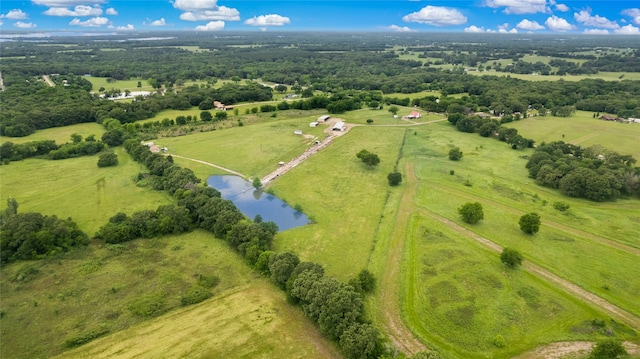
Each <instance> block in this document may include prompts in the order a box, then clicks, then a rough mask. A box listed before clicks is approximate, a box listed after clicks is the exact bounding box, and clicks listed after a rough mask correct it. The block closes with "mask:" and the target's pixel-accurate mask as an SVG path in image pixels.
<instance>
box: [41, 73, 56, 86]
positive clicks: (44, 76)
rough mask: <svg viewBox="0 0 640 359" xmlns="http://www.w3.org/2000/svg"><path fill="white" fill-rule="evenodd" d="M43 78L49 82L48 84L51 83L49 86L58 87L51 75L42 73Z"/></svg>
mask: <svg viewBox="0 0 640 359" xmlns="http://www.w3.org/2000/svg"><path fill="white" fill-rule="evenodd" d="M42 79H43V80H44V82H46V83H47V85H49V87H56V84H55V82H53V81H51V78H50V77H49V75H42Z"/></svg>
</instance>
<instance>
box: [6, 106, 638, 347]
mask: <svg viewBox="0 0 640 359" xmlns="http://www.w3.org/2000/svg"><path fill="white" fill-rule="evenodd" d="M410 110H411V108H410V107H406V108H405V107H401V108H400V112H399V114H400V115H403V114H404V112H407V113H408V112H409V111H410ZM322 114H324V113H323V112H321V111H319V110H318V111H278V112H277V114H276V117H271V114H268V113H267V114H262V113H260V114H255V115H241V116H240V117H241V118H242V121H243V122H244V123H245V125H244V126H238V125H237V124H236V125H235V126H233V127H231V126H224V124H223V126H222V127H221V128H220V129H218V130H215V131H209V132H193V133H191V134H189V135H184V136H179V137H162V138H160V139H158V140H154V142H157V143H158V144H159V145H161V146H166V147H168V148H169V153H170V154H175V155H179V156H184V157H187V158H193V159H197V160H201V161H207V162H210V163H214V164H216V165H220V166H224V167H227V168H230V169H233V170H235V171H238V172H240V173H242V174H244V175H245V176H250V177H253V176H258V177H261V176H263V175H265V174H267V173H269V172H271V171H272V170H273V169H275V167H276V166H277V163H278V162H279V161H288V160H290V159H292V158H294V157H296V156H297V155H299V154H300V153H302V152H303V151H304V150H305V149H306V148H308V147H309V146H311V145H312V143H313V140H314V139H315V138H319V139H321V138H324V136H325V133H324V132H323V131H324V129H325V126H323V125H320V126H318V127H316V128H311V127H309V122H311V121H314V120H315V119H316V118H317V117H318V116H319V115H322ZM340 117H341V118H344V119H345V120H346V121H347V122H348V123H353V124H357V126H355V127H353V128H351V130H350V131H349V132H348V133H346V134H344V135H342V136H339V137H337V138H336V139H335V140H334V141H333V143H332V144H331V145H330V146H328V147H327V148H325V149H323V150H321V151H320V152H318V153H317V154H315V155H313V156H311V157H309V159H307V160H306V161H305V162H303V163H301V164H299V165H298V166H296V167H295V168H294V169H293V170H291V171H289V172H288V173H287V174H286V175H283V176H281V177H280V178H278V179H277V180H276V181H274V182H272V183H271V184H270V185H269V187H268V188H267V191H269V192H270V193H273V194H275V195H276V196H278V197H279V198H281V199H283V200H284V201H285V202H287V203H289V204H290V205H292V206H294V205H299V206H300V207H301V208H302V210H303V212H304V213H305V214H307V215H308V216H309V217H310V219H312V221H313V222H314V223H313V224H309V225H306V226H303V227H297V228H294V229H291V230H287V231H284V232H280V233H278V234H277V236H276V239H275V243H274V249H275V250H276V251H287V250H291V251H293V252H295V253H296V254H298V255H299V257H300V259H301V260H303V261H314V262H317V263H320V264H322V265H323V266H324V267H325V269H326V271H327V273H328V274H329V275H331V276H335V277H337V278H338V279H341V280H345V281H346V280H349V279H350V278H353V277H354V276H355V275H356V274H357V273H358V272H359V271H360V270H362V269H364V268H368V269H369V270H370V271H371V272H372V273H374V275H375V276H376V278H377V279H378V281H377V287H376V291H375V293H374V295H373V296H371V297H369V298H367V300H366V307H367V315H368V317H370V319H371V320H372V321H373V322H374V323H375V324H376V325H378V326H380V327H381V328H383V329H384V331H385V333H386V334H387V335H389V336H390V337H391V342H392V344H394V345H397V346H399V347H400V349H402V350H406V351H407V352H416V351H418V350H421V349H424V348H425V347H428V348H431V349H435V350H437V351H439V352H440V353H441V355H442V357H443V358H485V357H495V358H510V357H513V356H514V355H516V354H518V353H521V352H523V351H526V350H530V349H532V348H535V347H536V346H538V345H544V344H548V343H551V342H555V341H559V340H563V341H572V340H590V341H593V340H597V339H599V338H602V337H604V336H605V334H606V333H610V334H612V335H614V336H615V337H617V338H620V339H625V340H630V341H634V342H638V341H639V340H640V338H639V337H638V334H637V332H636V331H635V330H633V329H630V327H633V326H634V324H633V323H631V324H627V323H626V322H625V320H624V319H621V318H618V317H615V316H614V317H613V319H612V318H611V316H610V315H609V314H608V313H605V312H603V311H602V310H600V309H599V308H597V307H595V306H593V305H591V304H589V303H587V302H585V301H584V300H583V299H581V298H577V297H575V296H574V295H572V294H569V293H567V292H566V290H565V288H563V287H562V286H560V285H558V284H556V283H553V282H550V281H548V280H544V279H542V278H541V277H539V276H538V275H536V274H535V273H534V272H532V271H531V270H530V267H527V266H526V263H532V264H536V265H537V266H539V267H541V268H543V269H544V270H548V271H549V272H552V273H554V274H556V275H557V276H559V277H561V278H562V279H564V280H567V281H569V282H571V283H574V284H576V285H578V286H579V287H581V288H583V289H585V290H587V291H589V292H591V293H594V294H597V295H598V296H600V297H602V298H604V299H605V300H607V301H608V302H610V303H612V304H614V305H616V306H618V307H620V308H622V309H623V310H625V311H627V312H629V313H631V314H632V316H635V318H637V317H638V316H640V306H639V305H638V303H637V298H638V297H639V296H640V279H638V278H636V277H637V276H631V275H629V273H640V262H639V261H638V257H640V226H639V225H638V224H639V223H640V206H638V201H637V200H635V199H621V200H618V201H616V202H604V203H595V202H590V201H586V200H581V199H573V198H568V197H564V196H562V195H560V194H559V193H558V192H557V191H554V190H551V189H549V188H544V187H540V186H538V185H537V184H536V183H535V182H534V181H533V180H532V179H530V178H528V177H527V170H526V168H525V167H524V166H525V163H526V157H527V156H530V155H531V153H533V150H531V149H525V150H522V151H516V150H512V149H510V147H509V146H508V145H507V144H505V143H503V142H500V141H497V140H495V139H488V138H484V137H481V136H478V135H477V134H467V133H462V132H458V131H456V129H455V127H453V126H451V124H449V123H448V122H446V121H441V122H436V123H426V122H430V121H435V120H442V119H443V117H442V116H441V115H436V114H423V118H422V119H420V120H419V123H408V122H407V121H403V120H402V119H400V120H399V121H398V120H396V119H394V118H393V117H392V115H391V114H390V113H389V112H388V111H387V109H386V108H385V109H383V110H369V109H363V110H358V111H353V112H349V113H346V114H343V115H340ZM368 118H371V119H373V120H374V122H373V124H366V119H368ZM232 122H235V119H233V120H232ZM396 124H398V125H396ZM78 126H84V125H78ZM508 126H509V127H515V128H518V130H519V131H520V133H522V134H523V136H526V137H531V138H534V139H535V140H536V141H537V142H538V143H539V142H541V141H551V140H559V139H561V136H562V134H564V135H565V138H564V140H565V141H568V142H573V143H579V144H581V145H584V146H587V145H592V144H602V145H604V146H605V147H607V148H611V149H613V150H616V151H618V152H620V153H622V154H632V155H634V156H637V155H636V154H635V151H637V149H635V150H634V152H633V153H631V152H625V149H628V148H633V143H634V142H633V138H634V136H635V135H634V133H633V132H631V133H629V132H630V131H625V129H629V128H631V127H630V126H634V125H622V124H616V123H607V122H604V121H598V120H596V119H593V118H592V114H590V113H586V112H585V113H582V112H578V113H577V114H576V115H575V116H573V117H569V118H553V117H534V118H528V119H524V120H521V121H517V122H513V123H510V124H509V125H508ZM634 128H635V127H634ZM638 128H640V126H639V127H638ZM298 129H301V130H303V133H304V134H307V135H310V136H309V137H304V136H299V135H295V134H294V133H293V132H294V131H295V130H298ZM73 132H78V133H80V131H79V130H78V131H76V130H74V131H72V132H71V133H73ZM38 134H41V132H37V133H36V134H34V135H32V136H36V135H38ZM65 135H66V136H68V134H65ZM56 136H63V135H56ZM29 137H31V136H29ZM558 137H560V138H558ZM616 138H618V140H617V141H616V140H615V139H616ZM598 140H600V141H603V142H599V141H598ZM453 146H457V147H460V149H461V150H462V152H463V153H464V157H463V158H462V160H461V161H456V162H454V161H450V160H449V159H448V157H447V153H448V151H449V149H451V148H452V147H453ZM362 149H366V150H368V151H370V152H373V153H376V154H378V155H379V157H380V159H381V162H380V164H379V165H378V166H376V167H373V168H368V167H367V166H366V165H364V164H363V163H362V162H361V161H360V160H358V159H357V158H356V153H357V152H358V151H360V150H362ZM116 153H117V154H118V155H119V160H120V163H119V165H118V166H117V167H110V168H103V169H100V168H97V166H96V157H81V158H76V159H69V160H62V161H47V160H41V159H29V160H25V161H20V162H12V163H11V164H10V165H8V166H3V167H2V168H1V169H2V171H0V181H1V183H2V185H3V186H2V196H3V200H6V198H7V196H12V197H15V198H16V199H17V200H18V202H19V203H20V209H19V210H20V211H21V212H24V211H27V210H34V211H40V212H42V213H45V214H56V215H58V216H59V217H62V218H66V217H68V216H71V217H72V218H73V219H74V220H76V221H77V222H78V223H79V225H80V227H81V228H82V229H83V230H85V231H87V233H88V234H89V235H92V234H93V233H94V232H95V231H96V230H97V229H98V228H99V226H101V225H103V224H104V223H105V222H106V220H107V219H108V218H109V217H110V216H112V215H113V214H115V213H116V212H118V211H122V212H126V213H132V212H133V211H136V210H139V209H151V208H156V207H157V206H158V205H160V204H164V203H170V202H171V199H170V198H169V197H168V196H166V195H164V194H162V193H159V192H153V191H150V190H148V189H146V188H139V187H136V185H135V182H134V180H133V177H134V176H135V174H136V173H138V172H139V171H141V170H142V168H141V167H140V166H139V165H138V164H136V163H134V162H133V161H132V160H131V159H130V158H129V156H128V155H127V154H126V153H124V150H123V149H121V148H118V149H116ZM175 161H176V162H177V163H178V164H180V165H182V166H185V167H189V168H192V169H193V170H194V172H195V173H196V174H197V175H198V177H199V178H201V179H203V180H204V179H206V177H207V176H208V175H212V174H220V173H222V171H221V170H219V169H216V168H214V167H209V166H206V165H204V164H201V163H197V162H193V161H190V160H187V159H181V158H177V157H176V158H175ZM396 166H397V169H398V171H400V172H401V173H402V175H403V182H402V183H401V184H400V186H398V187H390V186H389V185H388V181H387V174H388V173H390V172H393V171H394V170H395V169H396ZM26 173H28V174H29V178H30V179H35V180H36V181H38V182H37V185H34V183H36V182H35V181H24V177H25V174H26ZM36 173H37V174H38V175H37V176H36V175H32V174H36ZM45 189H46V190H45ZM475 201H478V202H480V203H481V204H482V205H483V207H484V213H485V218H484V220H483V221H481V222H480V223H479V224H476V225H468V224H466V223H464V222H462V220H461V219H460V218H459V215H458V212H457V208H459V207H460V206H461V205H463V204H464V203H466V202H475ZM557 201H562V202H566V203H568V204H569V205H570V209H569V210H568V211H566V212H560V211H558V210H556V209H554V208H553V203H554V202H557ZM528 212H537V213H539V214H540V215H541V217H542V226H541V229H540V232H539V233H537V234H535V235H533V236H530V235H525V234H523V233H522V232H521V231H520V229H519V228H518V218H519V217H520V216H521V215H523V214H525V213H528ZM476 236H477V237H481V238H484V239H486V240H488V241H491V242H493V243H495V244H497V245H501V246H505V247H511V248H515V249H517V250H518V251H520V252H521V253H522V254H523V256H524V258H525V266H523V267H522V268H520V269H515V270H513V269H507V268H506V267H504V265H503V264H502V263H501V262H500V259H499V253H497V252H495V251H493V250H491V249H488V248H487V247H486V245H482V244H480V243H478V242H477V241H476V240H474V237H476ZM605 259H606V260H605ZM204 263H207V264H204ZM2 270H3V273H2V274H3V275H2V277H3V278H4V279H3V280H2V282H1V285H2V290H3V293H12V294H11V295H10V296H8V297H5V298H3V303H2V308H0V309H1V310H2V311H3V315H4V318H3V328H7V327H8V326H7V325H5V324H6V323H7V322H5V321H9V320H18V319H15V318H23V317H28V318H33V317H31V315H32V314H33V313H35V314H38V313H42V312H40V311H41V310H42V311H44V313H45V314H38V315H41V316H45V317H46V316H51V319H47V322H51V323H52V324H51V325H52V328H51V329H49V330H47V333H45V334H43V335H44V336H41V337H38V336H34V337H33V338H29V340H22V341H19V343H20V344H19V346H16V347H11V348H3V349H2V350H3V357H4V356H5V355H7V357H16V354H12V353H15V352H13V351H10V352H5V350H26V349H25V348H30V347H32V349H30V350H31V352H33V353H34V356H33V357H45V356H50V355H54V354H59V353H60V352H62V351H63V350H64V349H66V347H65V341H66V340H68V339H70V338H71V339H74V338H77V337H86V336H91V335H94V334H95V333H98V334H100V335H103V334H104V335H105V336H104V337H103V338H99V339H96V340H94V341H92V342H91V343H89V344H86V345H83V346H82V347H80V348H77V349H73V350H71V351H69V352H66V353H64V354H63V356H62V357H69V358H72V357H92V358H93V357H132V356H143V357H157V356H171V357H176V356H197V357H250V358H262V357H272V356H273V355H278V356H286V357H294V358H296V357H299V358H302V357H338V356H339V355H338V354H337V353H336V350H335V348H334V347H333V346H332V344H330V343H328V342H327V341H326V340H325V339H323V338H322V337H320V336H319V335H318V333H317V329H316V328H315V327H313V325H312V324H310V322H309V321H307V320H306V319H305V318H304V317H303V314H302V312H301V311H300V310H299V309H297V308H294V307H292V306H290V305H289V304H288V303H286V301H285V299H284V295H282V294H281V293H280V292H278V291H277V290H276V289H275V287H273V286H272V285H270V284H268V283H267V282H266V280H264V279H261V278H258V277H256V275H255V274H251V273H252V272H251V270H250V269H249V268H248V267H246V266H245V265H244V264H243V263H242V262H241V260H240V259H239V257H237V256H235V254H233V253H232V252H230V250H228V249H227V247H226V246H225V245H224V243H223V242H221V241H219V240H217V239H214V238H212V237H211V236H210V235H208V234H205V233H204V232H199V231H196V232H193V233H190V234H185V235H182V236H175V237H163V238H159V239H154V240H138V241H134V242H131V243H129V244H127V245H125V246H124V247H123V248H121V247H118V246H116V247H110V246H104V245H101V244H100V243H98V242H97V241H95V242H94V243H93V244H92V245H91V246H89V247H88V248H86V249H82V250H79V251H77V252H74V253H71V254H67V255H65V260H64V261H63V260H59V259H58V258H52V259H50V260H44V261H40V262H25V263H16V264H11V265H9V266H5V267H3V269H2ZM203 270H206V271H207V272H206V273H204V272H203ZM129 272H130V273H131V275H127V274H126V273H129ZM69 273H78V277H77V278H76V277H73V276H70V274H69ZM208 273H211V274H212V275H216V276H218V277H219V278H220V284H219V285H218V286H217V287H215V288H214V289H213V293H214V296H213V297H212V298H211V299H208V300H206V301H204V302H202V303H200V304H196V305H194V306H189V307H185V308H179V307H180V304H179V298H180V297H181V296H182V295H184V293H185V291H186V290H187V289H188V288H189V286H190V285H192V284H193V281H194V278H195V277H194V275H197V274H208ZM73 278H75V279H73ZM78 278H80V279H79V280H76V279H78ZM105 278H119V279H118V280H122V282H117V281H115V280H110V279H105ZM9 279H10V280H9ZM94 281H96V282H95V283H100V284H95V288H97V289H94V284H93V283H94ZM174 282H175V283H178V284H176V285H173V284H172V285H171V286H169V284H170V283H174ZM105 285H106V286H105ZM97 293H106V294H104V295H98V294H97ZM105 295H107V296H113V297H114V298H115V299H117V300H114V303H110V304H109V306H106V307H104V309H103V308H102V307H100V311H97V312H95V313H93V312H90V311H89V309H88V308H90V307H91V305H93V306H98V304H97V303H98V302H97V301H98V300H103V299H104V296H105ZM135 303H138V304H139V303H147V304H149V303H151V305H156V304H157V305H160V306H161V308H165V309H166V310H171V311H169V312H168V313H167V314H165V315H161V316H158V317H157V318H154V319H149V320H144V321H143V320H142V319H141V318H138V317H136V316H135V315H134V314H133V312H132V309H131V308H135V305H136V304H135ZM154 303H155V304H154ZM158 303H160V304H158ZM71 306H77V307H79V310H80V312H79V313H76V314H72V313H71V309H69V308H71ZM34 308H35V309H34ZM56 310H57V311H56ZM27 313H32V314H29V315H27ZM114 313H115V314H114ZM65 315H66V316H65ZM394 315H395V316H397V318H401V319H402V321H401V322H400V323H399V324H390V319H389V318H390V316H394ZM56 316H57V317H56ZM56 318H62V319H60V320H56ZM29 320H35V319H29ZM39 320H40V319H38V321H39ZM23 322H24V321H23ZM100 323H102V324H100ZM194 323H197V325H194ZM22 325H24V324H22ZM29 328H30V327H25V329H24V330H29ZM402 328H407V329H406V330H407V332H404V333H403V332H402V330H403V329H402ZM635 329H636V330H637V329H638V328H637V327H635ZM1 330H3V332H2V334H3V337H4V336H5V332H4V330H5V329H1ZM19 332H21V333H24V331H19ZM59 332H63V333H65V335H64V336H61V335H60V334H58V333H59ZM177 333H179V335H178V334H177ZM273 333H275V334H273ZM399 333H400V334H399ZM398 335H404V337H405V339H406V338H410V339H411V338H412V340H414V341H415V342H414V343H413V344H411V343H404V345H405V346H402V340H404V339H398V338H399V337H398ZM303 337H304V338H308V339H305V340H303V339H301V338H303ZM141 338H142V339H141ZM16 340H17V339H16ZM38 341H39V342H41V343H43V344H38V343H37V342H38ZM47 343H48V345H47ZM247 343H251V344H250V345H249V344H247ZM5 353H7V354H5Z"/></svg>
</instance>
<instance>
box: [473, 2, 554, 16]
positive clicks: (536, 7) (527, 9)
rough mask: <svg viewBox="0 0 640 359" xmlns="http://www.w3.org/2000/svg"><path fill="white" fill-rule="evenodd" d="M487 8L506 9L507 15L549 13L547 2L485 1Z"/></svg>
mask: <svg viewBox="0 0 640 359" xmlns="http://www.w3.org/2000/svg"><path fill="white" fill-rule="evenodd" d="M484 4H485V6H488V7H490V8H494V9H497V8H501V7H504V8H505V9H504V13H505V14H535V13H538V12H542V13H549V12H551V9H549V6H547V0H485V2H484Z"/></svg>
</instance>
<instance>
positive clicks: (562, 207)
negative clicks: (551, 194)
mask: <svg viewBox="0 0 640 359" xmlns="http://www.w3.org/2000/svg"><path fill="white" fill-rule="evenodd" d="M569 207H570V206H569V203H566V202H553V208H555V209H557V210H558V211H560V212H565V211H566V210H568V209H569Z"/></svg>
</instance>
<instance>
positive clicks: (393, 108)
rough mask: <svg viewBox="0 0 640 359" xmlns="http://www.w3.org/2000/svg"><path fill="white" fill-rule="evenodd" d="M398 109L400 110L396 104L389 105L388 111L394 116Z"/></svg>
mask: <svg viewBox="0 0 640 359" xmlns="http://www.w3.org/2000/svg"><path fill="white" fill-rule="evenodd" d="M398 111H400V109H399V108H398V106H391V107H389V112H391V113H392V114H393V115H394V116H395V115H396V114H397V113H398Z"/></svg>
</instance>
